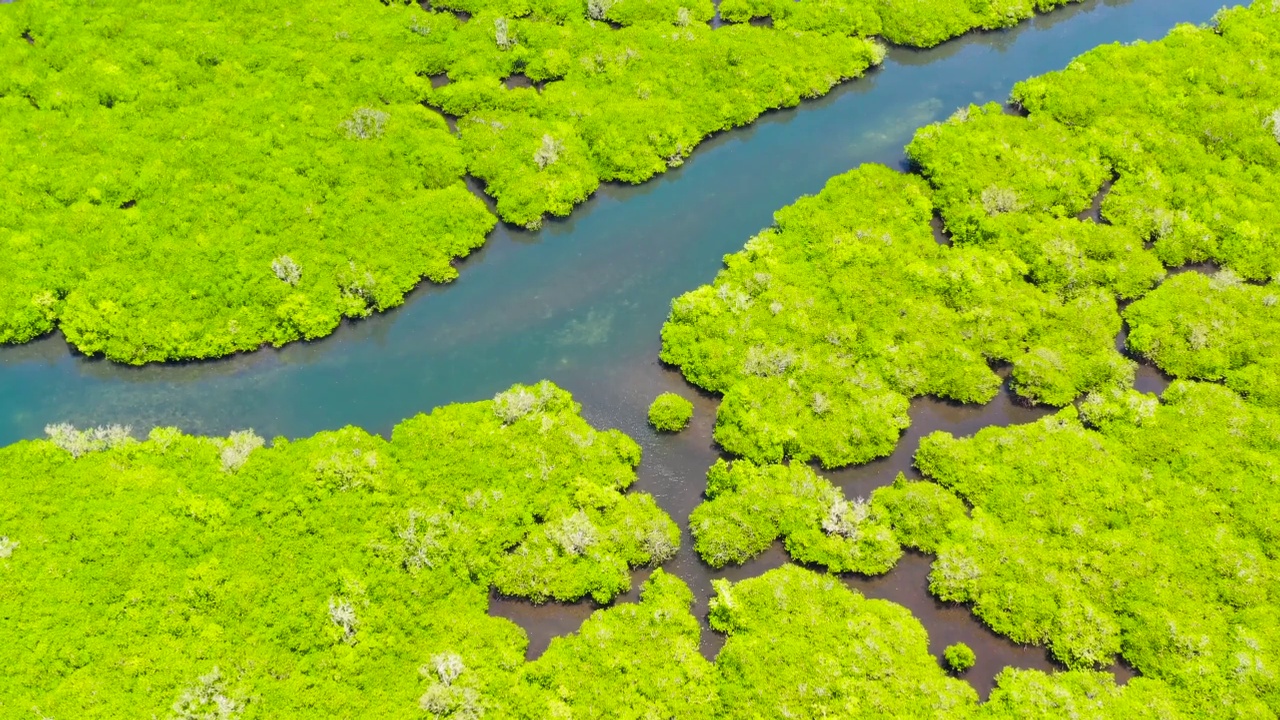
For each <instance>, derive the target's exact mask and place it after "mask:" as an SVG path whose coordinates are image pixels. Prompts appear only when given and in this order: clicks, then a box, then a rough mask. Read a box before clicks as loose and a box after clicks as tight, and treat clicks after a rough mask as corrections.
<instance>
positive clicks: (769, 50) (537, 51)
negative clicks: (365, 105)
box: [423, 0, 884, 227]
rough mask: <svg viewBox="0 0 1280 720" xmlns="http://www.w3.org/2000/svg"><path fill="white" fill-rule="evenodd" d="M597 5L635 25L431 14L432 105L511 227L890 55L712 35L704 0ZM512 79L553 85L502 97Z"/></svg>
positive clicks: (845, 43) (512, 11)
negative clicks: (450, 118)
mask: <svg viewBox="0 0 1280 720" xmlns="http://www.w3.org/2000/svg"><path fill="white" fill-rule="evenodd" d="M592 3H594V4H596V5H597V6H603V7H607V8H608V9H607V12H606V13H605V14H604V17H606V18H608V19H610V20H615V19H616V20H617V21H623V20H627V21H628V22H627V23H626V24H628V26H627V27H624V28H622V29H615V28H612V27H610V26H609V25H608V24H606V23H603V22H596V21H594V20H591V19H590V18H585V17H583V15H582V10H581V8H580V7H579V8H577V9H576V10H573V11H571V10H569V9H567V8H560V7H556V8H543V7H539V6H537V5H531V4H522V3H515V4H513V5H512V6H511V7H508V8H505V9H497V8H494V7H485V8H481V7H477V6H479V5H480V4H481V3H468V2H461V3H445V4H444V6H448V7H457V8H458V9H466V10H469V11H473V12H477V13H478V14H476V15H474V16H473V17H472V18H471V19H470V20H468V21H466V22H459V21H458V20H456V19H455V18H454V16H453V15H452V14H449V13H440V12H437V13H429V14H428V16H427V18H426V20H425V21H424V28H423V35H424V39H425V42H426V44H427V49H426V55H425V56H424V57H425V61H426V63H427V65H428V68H427V69H428V71H429V72H433V73H447V74H448V77H449V79H450V82H449V83H448V84H447V85H445V86H443V87H440V88H437V89H435V90H432V91H430V92H429V93H428V95H427V101H428V102H429V103H430V104H431V105H433V106H435V107H438V108H440V109H441V110H443V111H444V112H446V113H449V114H451V115H457V116H460V119H459V121H458V129H459V132H460V134H461V138H462V143H463V146H464V148H465V151H466V154H467V158H468V167H469V168H470V171H471V172H472V173H473V174H474V175H476V176H477V177H479V178H480V179H482V180H484V181H485V183H486V192H488V193H489V194H490V195H492V196H493V197H494V198H496V199H497V207H498V213H499V214H500V215H501V216H502V218H503V219H504V220H507V221H508V222H513V223H516V224H520V225H525V226H529V227H537V226H538V225H539V224H540V223H541V222H542V218H543V216H544V215H546V214H548V213H549V214H552V215H566V214H568V213H569V211H570V210H571V209H572V208H573V207H574V206H575V205H576V204H578V203H580V202H582V201H583V200H585V199H586V198H587V196H588V195H590V194H591V193H592V192H593V191H594V190H595V188H596V187H597V186H598V185H599V184H600V182H602V181H609V180H620V181H625V182H632V183H636V182H641V181H643V180H647V179H648V178H650V177H652V176H653V175H655V174H657V173H661V172H664V171H666V169H667V168H668V167H672V166H676V165H679V164H681V163H682V162H683V160H684V158H685V157H687V156H688V155H689V153H690V152H691V151H692V150H693V148H694V146H695V145H697V144H698V143H699V142H701V141H702V140H703V139H704V138H705V137H707V136H708V135H710V134H712V133H714V132H717V131H721V130H727V129H729V128H733V127H737V126H740V125H745V124H747V123H749V122H751V121H752V120H754V119H755V118H756V117H757V116H759V115H760V113H762V112H764V111H765V110H768V109H770V108H777V107H790V106H794V105H797V104H798V103H799V102H800V101H801V100H802V99H804V98H808V97H817V96H819V95H822V94H825V93H826V92H827V91H829V90H830V89H831V88H832V87H833V86H834V85H835V84H836V83H838V82H840V81H842V80H845V79H848V78H853V77H858V76H860V75H862V74H863V72H865V71H866V69H867V68H868V67H870V66H871V65H874V64H876V63H879V62H880V61H881V59H882V58H883V55H884V50H883V48H881V47H879V46H878V45H876V44H875V43H873V42H872V41H869V40H865V39H862V38H860V37H849V36H846V35H824V34H821V33H817V32H782V31H778V30H773V29H770V28H759V27H750V26H732V27H723V28H720V29H718V30H714V31H713V30H711V29H710V28H708V27H707V26H706V24H705V23H704V22H701V20H705V19H706V18H708V17H710V14H711V5H710V3H709V2H705V1H704V2H698V3H691V6H690V7H685V8H684V10H685V11H686V12H683V13H682V12H681V11H680V8H678V7H676V5H677V3H676V2H670V3H669V7H664V6H665V5H666V4H664V3H660V2H654V3H643V2H640V1H639V0H623V1H620V2H616V3H612V4H610V3H608V2H607V0H592ZM649 14H652V17H642V16H643V15H649ZM632 20H636V22H635V23H634V24H631V22H630V21H632ZM639 20H643V21H639ZM499 28H504V30H503V31H502V33H501V35H503V37H505V39H506V41H507V46H506V47H503V46H500V45H499V43H498V37H497V34H498V29H499ZM515 73H522V74H523V75H525V76H526V77H528V78H530V79H531V80H533V81H537V82H546V86H545V87H544V88H542V89H541V90H538V89H535V88H529V87H518V88H515V89H508V88H507V87H505V86H504V83H503V81H504V79H505V78H507V77H509V76H511V75H512V74H515Z"/></svg>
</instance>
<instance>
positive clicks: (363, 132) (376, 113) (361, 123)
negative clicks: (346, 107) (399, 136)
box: [342, 107, 391, 140]
mask: <svg viewBox="0 0 1280 720" xmlns="http://www.w3.org/2000/svg"><path fill="white" fill-rule="evenodd" d="M390 117H391V116H390V115H388V114H386V113H385V112H382V111H381V110H374V109H373V108H367V107H366V108H357V109H356V111H355V112H354V113H352V114H351V117H349V118H347V119H346V120H343V121H342V128H343V129H344V130H346V131H347V137H348V138H349V139H351V140H368V139H370V138H379V137H382V133H383V132H385V131H386V126H387V120H388V119H389V118H390Z"/></svg>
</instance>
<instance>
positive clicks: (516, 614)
mask: <svg viewBox="0 0 1280 720" xmlns="http://www.w3.org/2000/svg"><path fill="white" fill-rule="evenodd" d="M656 355H657V347H656V346H655V347H654V348H653V354H652V355H651V356H650V357H655V356H656ZM1156 374H1157V377H1158V372H1157V373H1156ZM1159 382H1160V387H1159V388H1157V391H1158V390H1163V387H1164V386H1165V385H1167V382H1165V381H1163V380H1160V381H1159ZM662 392H676V393H679V394H681V395H683V396H684V397H686V398H688V399H689V400H691V401H692V402H693V403H694V419H693V421H692V423H691V424H690V426H689V428H688V429H686V430H685V431H684V432H682V433H680V434H678V435H660V434H658V433H655V432H653V431H652V429H650V428H649V427H648V425H647V424H646V423H645V421H644V414H643V408H644V406H645V405H647V403H648V402H649V401H650V400H651V399H652V398H653V397H654V396H656V395H657V394H659V393H662ZM577 397H578V399H579V400H580V401H582V402H583V405H584V408H585V413H586V415H587V417H588V419H589V420H590V421H591V422H592V423H596V424H602V425H608V426H610V427H618V428H620V429H622V430H623V431H624V432H626V433H628V434H630V435H631V436H633V437H636V438H639V439H640V440H641V442H642V444H643V445H644V446H645V460H644V462H643V463H642V464H641V466H640V473H639V481H638V482H637V484H636V489H637V490H640V491H643V492H647V493H651V494H652V495H654V496H655V497H656V498H657V499H658V502H659V503H660V504H661V505H662V507H663V508H664V509H665V510H666V511H667V512H669V513H671V515H672V517H673V518H675V520H676V521H677V522H679V523H680V524H681V526H682V528H684V533H683V538H682V542H681V548H680V551H679V553H678V554H677V555H676V557H675V558H673V559H672V560H670V561H668V562H667V563H666V564H665V565H664V566H663V567H664V569H666V570H667V571H668V572H672V573H675V574H676V575H678V576H680V577H681V578H682V579H684V580H685V581H686V582H688V583H689V584H690V587H692V588H693V589H694V593H695V597H696V600H695V607H694V613H695V614H696V615H697V616H698V617H699V619H701V620H703V634H702V652H703V654H704V655H705V656H706V657H708V658H714V656H715V654H716V653H717V652H719V650H720V648H721V647H722V646H723V645H724V637H723V636H721V635H720V634H718V633H715V632H713V631H712V630H710V629H709V628H708V627H706V625H705V617H706V613H707V603H708V601H709V599H710V597H711V581H712V580H713V579H716V578H727V579H729V580H731V581H734V582H737V581H739V580H744V579H746V578H750V577H756V576H758V575H760V574H762V573H764V572H765V571H767V570H770V569H773V568H776V567H779V566H781V565H783V564H784V563H786V562H788V558H787V555H786V553H785V552H784V551H783V549H782V547H781V543H775V545H774V546H773V547H772V548H771V549H769V550H768V551H766V552H765V553H763V554H761V555H759V556H757V557H756V558H754V559H752V560H751V561H749V562H747V563H746V564H744V565H742V566H736V567H727V568H723V569H721V570H715V569H713V568H711V567H709V566H707V565H706V564H705V563H703V562H702V561H701V560H700V559H699V558H698V557H697V555H696V554H695V553H694V552H693V549H692V545H693V543H692V539H691V538H690V537H689V534H688V530H687V528H688V518H689V514H690V513H691V512H692V511H693V509H694V508H695V507H697V505H698V504H699V503H700V502H702V491H703V488H704V486H705V483H704V478H705V475H706V470H707V468H708V467H710V466H711V464H712V463H713V462H715V460H716V458H718V457H721V452H720V449H719V448H718V447H717V446H716V445H715V442H714V441H713V440H712V436H711V433H712V427H713V425H714V422H715V410H716V406H717V405H718V402H719V401H718V400H717V399H715V398H711V397H708V396H706V395H703V394H701V393H699V392H697V391H696V390H695V389H694V388H691V387H690V386H689V385H687V384H686V383H685V382H684V380H683V378H682V377H681V376H680V374H679V372H678V371H676V370H673V369H670V368H667V367H664V366H662V365H661V364H660V363H659V362H658V361H656V360H652V361H647V362H638V363H635V364H633V365H630V366H627V367H622V368H618V369H616V370H615V371H614V372H611V373H608V374H605V375H602V376H601V377H600V379H599V380H598V381H596V382H592V383H591V385H590V387H589V388H588V389H580V390H578V393H577ZM606 408H607V409H606ZM1051 412H1052V410H1051V409H1049V408H1044V407H1034V408H1033V407H1027V406H1026V405H1024V404H1022V403H1021V402H1020V401H1019V400H1018V399H1017V398H1016V397H1014V396H1013V395H1012V394H1011V393H1010V392H1008V389H1007V388H1005V389H1003V390H1002V391H1001V393H1000V395H999V396H997V398H996V399H995V400H993V401H992V402H990V403H988V404H986V405H962V404H958V403H952V402H947V401H943V400H938V399H935V398H927V397H926V398H916V399H915V400H913V401H912V403H911V411H910V415H911V427H910V428H908V429H907V431H906V432H905V433H904V434H903V436H902V438H901V440H900V441H899V443H898V446H897V449H896V450H895V451H894V453H893V454H892V455H891V456H889V457H887V458H882V459H880V460H876V461H873V462H871V463H867V464H865V465H859V466H854V467H850V468H845V469H841V470H835V471H826V470H819V472H820V473H821V474H822V475H823V476H825V477H826V478H828V479H829V480H831V481H832V482H833V483H834V484H835V485H837V486H838V487H840V488H841V489H842V490H843V491H844V493H845V494H846V496H848V497H851V498H852V497H867V496H869V495H870V494H871V492H872V491H873V490H875V489H876V488H878V487H882V486H884V485H888V484H890V483H892V482H893V480H894V478H895V477H896V476H897V474H898V473H899V472H901V473H905V474H906V475H907V476H908V477H912V478H919V477H920V475H919V473H918V472H917V471H916V470H915V468H914V466H913V465H912V458H913V456H914V454H915V451H916V448H917V447H918V446H919V443H920V439H921V438H923V437H924V436H926V435H928V434H929V433H932V432H935V431H945V432H949V433H952V434H953V435H957V436H963V435H972V434H973V433H975V432H977V431H978V430H980V429H982V428H984V427H989V426H1007V425H1015V424H1022V423H1028V422H1032V421H1034V420H1036V419H1038V418H1041V417H1044V416H1045V415H1047V414H1049V413H1051ZM931 562H932V558H931V557H928V556H925V555H921V554H919V553H907V554H905V555H904V556H903V557H902V559H901V560H900V561H899V562H898V565H897V567H895V568H894V569H893V570H892V571H890V572H889V573H887V574H885V575H882V576H878V577H865V576H859V575H846V576H844V579H845V582H846V584H847V585H849V587H851V588H853V589H855V590H857V591H859V592H861V593H862V594H863V595H866V596H867V597H872V598H879V599H884V600H890V601H892V602H895V603H898V604H900V605H903V606H905V607H907V608H908V609H910V610H911V612H912V613H913V614H914V615H915V616H916V618H917V619H919V620H920V622H922V623H923V624H924V626H925V627H926V628H927V629H928V631H929V645H930V650H931V651H932V652H933V653H934V654H935V655H936V656H938V657H939V658H940V657H941V655H942V650H943V648H945V647H946V646H947V645H950V644H952V643H956V642H964V643H966V644H968V645H969V646H970V647H972V648H973V649H974V651H975V653H976V654H977V656H978V662H977V665H975V666H974V667H973V668H972V669H971V670H969V671H968V672H967V673H965V674H964V676H963V677H964V679H965V680H967V681H969V682H970V683H971V684H972V685H973V686H974V688H975V689H977V690H978V692H979V693H980V694H981V695H982V696H983V697H986V695H987V693H989V692H990V690H991V687H992V685H993V680H994V677H995V675H996V674H997V673H998V672H999V671H1000V670H1001V669H1003V668H1005V667H1009V666H1012V667H1020V668H1037V669H1041V670H1052V669H1054V668H1055V667H1056V666H1055V665H1054V664H1053V663H1052V662H1051V660H1050V659H1049V656H1048V654H1047V652H1046V650H1045V649H1044V648H1042V647H1035V646H1022V645H1018V644H1016V643H1013V642H1011V641H1010V640H1008V639H1007V638H1004V637H1001V636H999V635H996V634H995V633H993V632H991V631H990V630H989V629H987V627H986V626H984V625H983V624H982V623H981V622H979V621H978V620H977V619H976V618H975V617H974V616H973V614H972V613H970V612H969V610H968V608H967V607H966V606H963V605H956V604H950V603H942V602H940V601H938V600H937V599H935V598H934V597H933V596H931V595H930V594H929V591H928V585H929V582H928V574H929V567H930V563H931ZM646 576H647V571H646V572H643V573H639V574H637V575H636V577H635V581H634V582H635V587H633V589H632V591H631V593H629V594H628V595H627V596H624V597H622V598H620V599H619V602H627V601H634V600H635V598H636V595H637V591H638V587H639V585H640V584H642V583H643V582H644V578H645V577H646ZM596 608H597V606H595V605H593V604H592V603H589V602H584V603H578V604H573V605H563V604H554V603H552V604H547V605H542V606H534V605H532V604H530V603H528V602H525V601H521V600H514V599H506V598H500V597H496V596H495V597H494V598H493V599H492V601H491V603H490V612H491V613H492V614H494V615H499V616H501V617H506V618H509V619H511V620H513V621H515V622H517V623H519V624H520V625H521V626H522V627H523V628H524V629H525V631H526V632H527V633H528V634H529V641H530V642H529V657H531V658H532V657H537V656H538V655H540V654H541V653H542V652H543V651H544V650H545V649H546V648H547V645H548V644H549V643H550V641H551V639H552V638H553V637H556V636H559V635H563V634H565V633H568V632H572V631H574V630H576V629H577V628H578V627H579V626H580V625H581V624H582V621H583V620H585V619H586V618H587V617H588V616H589V615H590V614H591V613H592V612H593V611H594V610H595V609H596ZM1113 670H1114V671H1116V674H1117V677H1118V679H1120V680H1121V681H1124V680H1127V679H1128V677H1130V676H1131V674H1132V673H1131V672H1130V671H1128V670H1127V668H1124V667H1123V666H1117V667H1115V668H1113Z"/></svg>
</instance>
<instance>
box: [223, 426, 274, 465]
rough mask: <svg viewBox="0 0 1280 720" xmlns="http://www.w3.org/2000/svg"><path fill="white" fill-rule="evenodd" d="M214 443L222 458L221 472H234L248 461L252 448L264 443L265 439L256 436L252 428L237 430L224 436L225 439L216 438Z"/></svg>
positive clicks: (255, 448) (254, 448)
mask: <svg viewBox="0 0 1280 720" xmlns="http://www.w3.org/2000/svg"><path fill="white" fill-rule="evenodd" d="M214 442H215V443H217V444H218V447H219V448H220V449H221V453H220V458H221V460H222V470H223V472H235V471H237V470H239V469H240V468H241V467H242V466H243V465H244V464H245V463H246V462H248V461H249V455H250V454H252V453H253V451H254V450H257V449H258V448H260V447H262V446H263V445H265V444H266V441H265V440H263V439H262V438H261V437H259V436H258V434H257V433H255V432H254V431H253V430H252V429H249V430H237V431H235V432H233V433H231V434H230V435H228V436H227V437H226V439H225V440H224V439H216V440H214Z"/></svg>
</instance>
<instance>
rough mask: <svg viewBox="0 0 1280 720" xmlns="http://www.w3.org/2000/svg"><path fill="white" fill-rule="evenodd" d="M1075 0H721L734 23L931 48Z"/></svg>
mask: <svg viewBox="0 0 1280 720" xmlns="http://www.w3.org/2000/svg"><path fill="white" fill-rule="evenodd" d="M1075 1H1077V0H970V1H967V2H957V1H956V0H843V1H842V0H820V1H817V2H815V1H813V0H804V1H803V2H799V3H796V2H792V0H723V1H722V2H721V3H720V16H721V17H722V18H724V19H725V20H728V21H730V22H746V21H747V20H750V19H752V18H758V17H772V18H773V24H774V27H776V28H779V29H786V28H794V29H797V30H816V31H819V32H824V33H830V34H850V35H853V34H859V35H882V36H883V37H884V38H885V39H887V40H889V41H890V42H893V43H896V44H898V45H911V46H914V47H933V46H934V45H937V44H938V43H941V42H943V41H944V40H949V39H951V38H953V37H956V36H957V35H963V34H964V33H967V32H969V31H970V30H975V29H979V28H981V29H983V30H993V29H996V28H1003V27H1010V26H1012V25H1016V24H1018V22H1020V21H1022V20H1025V19H1026V18H1029V17H1031V16H1032V15H1034V14H1035V13H1036V12H1046V11H1048V10H1052V9H1053V8H1055V7H1059V6H1061V5H1065V4H1067V3H1068V2H1075Z"/></svg>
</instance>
